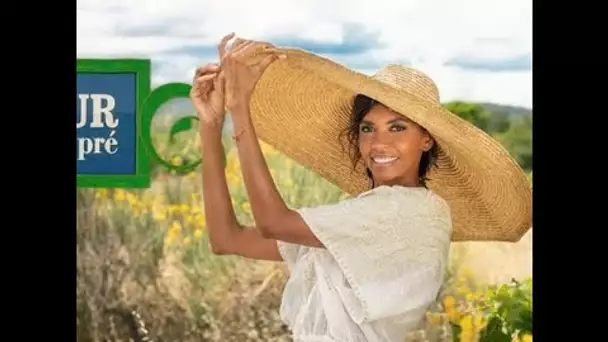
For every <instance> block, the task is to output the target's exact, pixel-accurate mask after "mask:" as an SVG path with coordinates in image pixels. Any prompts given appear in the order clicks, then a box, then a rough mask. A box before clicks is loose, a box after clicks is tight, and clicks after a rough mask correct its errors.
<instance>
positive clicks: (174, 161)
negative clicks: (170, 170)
mask: <svg viewBox="0 0 608 342" xmlns="http://www.w3.org/2000/svg"><path fill="white" fill-rule="evenodd" d="M182 163H183V160H182V157H180V156H174V157H173V158H171V164H173V165H176V166H181V165H182Z"/></svg>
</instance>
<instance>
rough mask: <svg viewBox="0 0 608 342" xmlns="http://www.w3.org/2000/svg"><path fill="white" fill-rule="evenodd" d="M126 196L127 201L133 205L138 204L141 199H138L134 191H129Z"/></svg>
mask: <svg viewBox="0 0 608 342" xmlns="http://www.w3.org/2000/svg"><path fill="white" fill-rule="evenodd" d="M125 196H126V199H127V202H129V204H130V205H131V206H136V205H137V204H138V203H139V201H138V200H137V197H136V196H135V194H133V193H132V192H127V193H126V195H125Z"/></svg>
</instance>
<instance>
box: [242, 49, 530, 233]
mask: <svg viewBox="0 0 608 342" xmlns="http://www.w3.org/2000/svg"><path fill="white" fill-rule="evenodd" d="M272 50H275V51H276V50H278V51H279V52H281V53H283V54H285V55H286V56H287V58H286V59H283V60H278V61H276V62H273V63H272V64H271V65H270V66H269V67H268V68H267V69H266V71H265V72H264V74H263V75H262V76H261V78H260V79H259V81H258V83H257V85H256V88H255V89H254V92H253V95H252V99H251V108H250V109H251V115H252V121H253V124H254V127H255V130H256V133H257V135H258V138H259V139H260V140H262V141H264V142H266V143H268V144H270V145H271V146H273V147H274V148H275V149H277V150H279V151H280V152H281V153H283V154H284V155H286V156H287V157H289V158H291V159H293V160H294V161H296V162H298V163H300V164H302V165H303V166H305V167H307V168H308V169H310V170H312V171H314V172H316V173H317V174H319V175H320V176H322V177H323V178H325V179H327V180H328V181H330V182H331V183H333V184H335V185H337V186H338V187H339V188H341V189H342V190H343V191H345V192H347V193H349V194H351V195H357V194H359V193H362V192H365V191H367V190H369V189H370V180H369V178H368V176H367V175H366V173H365V168H364V166H363V165H362V163H360V164H359V167H358V168H357V169H356V170H355V171H353V169H352V161H351V158H350V155H349V153H348V148H347V147H346V145H345V142H344V141H343V140H340V134H341V133H342V131H343V130H344V129H345V128H346V127H347V126H348V123H349V120H350V117H351V109H352V107H353V100H354V97H355V95H356V94H364V95H367V96H368V97H371V98H373V99H375V100H376V101H379V102H381V103H382V104H384V105H386V106H387V107H389V108H391V109H392V110H394V111H396V112H398V113H400V114H402V115H404V116H406V117H407V118H409V119H410V120H412V121H414V122H416V123H418V124H419V125H421V126H422V127H424V128H425V129H426V130H428V132H429V133H430V134H431V135H432V136H433V138H434V139H435V141H436V143H437V144H438V158H437V163H436V164H437V165H436V167H434V168H432V169H431V171H430V173H429V174H428V176H429V178H430V180H429V181H428V182H427V186H428V188H429V189H431V190H432V191H434V192H435V193H437V194H438V195H439V196H441V197H442V198H443V199H444V200H446V201H447V203H448V204H449V206H450V208H451V213H452V219H453V228H454V229H453V236H452V241H472V240H478V241H479V240H482V241H483V240H486V241H487V240H492V241H507V242H515V241H518V240H520V239H521V237H522V236H523V235H524V234H525V233H526V232H527V231H528V230H529V229H530V228H531V225H532V188H531V184H530V182H529V180H528V178H527V176H526V174H525V172H524V171H523V170H522V169H521V167H520V166H519V165H518V163H517V162H516V161H515V160H514V158H513V157H512V156H511V155H510V154H509V152H508V151H507V150H506V149H505V148H504V147H503V146H502V145H501V144H500V143H499V142H497V141H496V140H494V139H493V138H492V137H490V136H489V135H488V134H487V133H485V132H484V131H482V130H481V129H479V128H477V127H475V126H474V125H473V124H471V123H469V122H467V121H466V120H463V119H461V118H460V117H458V116H457V115H455V114H453V113H451V112H450V111H448V110H447V109H446V108H445V107H444V106H442V105H441V103H440V102H439V94H438V89H437V87H436V85H435V83H434V82H433V81H432V80H431V79H430V78H429V77H428V76H426V75H425V74H423V73H422V72H420V71H417V70H415V69H412V68H410V67H407V66H401V65H388V66H386V67H384V68H382V69H381V70H379V71H378V72H377V73H376V74H374V75H372V76H368V75H365V74H363V73H359V72H356V71H353V70H350V69H348V68H347V67H345V66H343V65H341V64H339V63H336V62H334V61H332V60H329V59H327V58H324V57H322V56H319V55H316V54H314V53H310V52H308V51H304V50H301V49H294V48H274V49H272ZM262 57H263V54H262V55H260V54H258V55H257V56H252V57H251V58H252V59H251V60H250V61H248V62H250V63H256V61H258V60H260V58H262Z"/></svg>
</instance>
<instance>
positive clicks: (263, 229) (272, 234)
mask: <svg viewBox="0 0 608 342" xmlns="http://www.w3.org/2000/svg"><path fill="white" fill-rule="evenodd" d="M256 228H257V229H258V232H260V235H262V237H263V238H265V239H277V234H276V229H274V226H273V225H271V224H261V225H257V226H256Z"/></svg>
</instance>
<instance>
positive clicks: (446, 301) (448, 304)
mask: <svg viewBox="0 0 608 342" xmlns="http://www.w3.org/2000/svg"><path fill="white" fill-rule="evenodd" d="M443 306H444V307H445V308H446V309H448V308H454V306H456V298H454V297H453V296H445V297H443Z"/></svg>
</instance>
